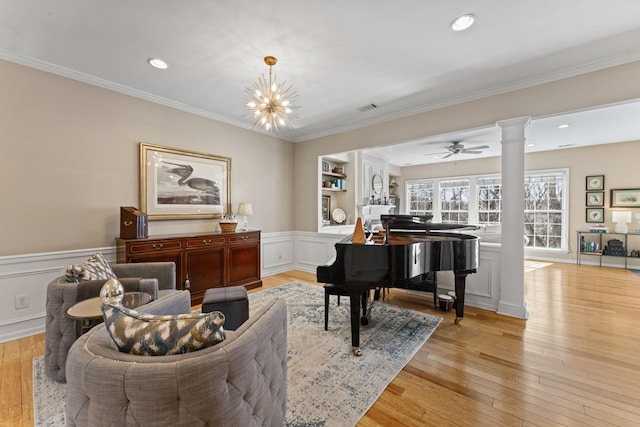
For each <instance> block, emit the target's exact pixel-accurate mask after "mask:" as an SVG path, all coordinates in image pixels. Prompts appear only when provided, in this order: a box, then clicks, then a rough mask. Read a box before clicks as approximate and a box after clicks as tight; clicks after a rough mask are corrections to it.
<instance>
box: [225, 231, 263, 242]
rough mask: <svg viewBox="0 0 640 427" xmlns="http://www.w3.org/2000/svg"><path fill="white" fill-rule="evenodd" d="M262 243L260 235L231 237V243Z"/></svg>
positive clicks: (248, 234) (251, 234) (247, 234)
mask: <svg viewBox="0 0 640 427" xmlns="http://www.w3.org/2000/svg"><path fill="white" fill-rule="evenodd" d="M258 241H260V234H259V233H246V234H240V235H235V236H229V243H250V242H251V243H254V242H258Z"/></svg>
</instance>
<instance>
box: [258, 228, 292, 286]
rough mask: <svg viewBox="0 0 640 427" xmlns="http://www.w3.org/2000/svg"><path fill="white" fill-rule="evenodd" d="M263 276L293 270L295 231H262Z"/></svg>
mask: <svg viewBox="0 0 640 427" xmlns="http://www.w3.org/2000/svg"><path fill="white" fill-rule="evenodd" d="M261 242H262V248H261V249H260V251H261V253H262V272H261V275H262V277H265V276H271V275H273V274H277V273H282V272H284V271H289V270H293V268H294V259H293V250H294V238H293V233H262V237H261Z"/></svg>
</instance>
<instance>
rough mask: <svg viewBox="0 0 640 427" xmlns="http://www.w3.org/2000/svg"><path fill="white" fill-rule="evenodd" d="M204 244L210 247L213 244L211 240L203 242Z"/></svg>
mask: <svg viewBox="0 0 640 427" xmlns="http://www.w3.org/2000/svg"><path fill="white" fill-rule="evenodd" d="M202 243H204V244H205V245H210V244H211V239H206V240H203V241H202Z"/></svg>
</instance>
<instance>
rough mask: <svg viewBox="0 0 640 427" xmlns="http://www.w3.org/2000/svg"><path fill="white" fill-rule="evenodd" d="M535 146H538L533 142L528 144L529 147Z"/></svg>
mask: <svg viewBox="0 0 640 427" xmlns="http://www.w3.org/2000/svg"><path fill="white" fill-rule="evenodd" d="M535 146H536V144H534V143H533V142H530V143H528V144H527V147H535Z"/></svg>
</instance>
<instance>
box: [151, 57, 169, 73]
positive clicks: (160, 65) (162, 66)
mask: <svg viewBox="0 0 640 427" xmlns="http://www.w3.org/2000/svg"><path fill="white" fill-rule="evenodd" d="M147 62H148V63H149V65H151V66H152V67H153V68H157V69H159V70H166V69H167V68H169V65H167V63H166V62H164V61H163V60H162V59H160V58H149V59H147Z"/></svg>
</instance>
